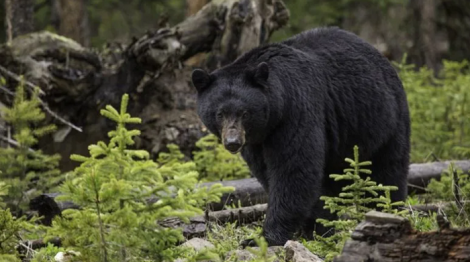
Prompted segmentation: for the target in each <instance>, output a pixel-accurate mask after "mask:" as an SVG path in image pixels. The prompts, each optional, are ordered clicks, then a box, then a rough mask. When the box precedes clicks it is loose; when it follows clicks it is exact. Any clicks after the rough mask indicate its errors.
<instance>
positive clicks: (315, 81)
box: [197, 28, 410, 245]
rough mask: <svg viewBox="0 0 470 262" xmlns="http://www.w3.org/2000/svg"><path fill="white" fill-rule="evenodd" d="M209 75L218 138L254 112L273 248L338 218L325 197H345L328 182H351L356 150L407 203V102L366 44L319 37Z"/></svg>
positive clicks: (252, 154)
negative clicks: (344, 178)
mask: <svg viewBox="0 0 470 262" xmlns="http://www.w3.org/2000/svg"><path fill="white" fill-rule="evenodd" d="M261 63H266V64H267V66H265V65H263V64H261ZM260 64H261V66H258V65H260ZM200 73H201V72H198V75H197V77H198V78H197V79H203V80H206V79H211V81H210V82H208V81H200V82H203V83H204V84H206V83H207V86H205V87H204V88H200V90H201V91H200V92H199V93H198V113H199V115H200V117H201V119H202V121H203V122H204V124H205V125H206V126H207V128H208V129H209V130H210V131H211V132H212V133H214V134H216V135H218V136H220V134H221V125H222V123H221V121H220V120H218V119H219V118H220V116H221V114H222V115H224V116H226V117H241V115H242V114H243V112H248V116H245V117H244V118H243V120H242V121H243V122H242V123H243V127H244V129H245V131H246V135H245V137H246V143H245V145H244V147H243V149H242V156H243V157H244V159H245V160H246V162H247V163H248V165H249V167H250V169H251V171H252V173H253V175H254V176H255V177H256V178H257V179H258V180H259V181H260V183H261V184H262V185H263V187H264V188H265V189H266V190H267V191H268V192H269V203H268V207H269V208H268V212H267V216H266V221H265V225H264V232H263V234H264V236H265V237H266V239H267V241H268V243H269V244H270V245H283V244H284V243H285V242H286V241H287V240H288V239H290V238H292V236H293V233H294V232H295V231H297V230H299V229H303V230H304V231H305V232H306V233H307V234H308V235H311V233H312V231H313V230H314V227H315V219H316V218H318V217H327V218H328V213H329V211H327V210H324V209H323V207H322V203H321V201H319V197H320V196H321V195H333V194H338V192H339V191H340V189H341V187H342V185H341V184H339V183H337V182H333V180H332V179H330V178H329V177H328V175H329V174H341V173H342V172H343V169H344V168H345V167H347V166H346V164H345V162H344V159H345V158H346V157H351V158H352V152H353V147H354V145H358V146H359V149H360V158H361V159H362V160H371V161H372V164H373V166H372V172H373V173H372V179H374V180H375V181H377V182H378V183H382V184H386V185H395V186H398V187H399V191H397V192H393V193H392V198H393V200H394V201H398V200H404V199H405V197H406V195H407V187H406V177H407V173H408V164H409V151H410V141H409V137H410V119H409V113H408V105H407V100H406V95H405V92H404V90H403V86H402V84H401V81H400V80H399V78H398V76H397V74H396V72H395V70H394V69H393V67H392V66H391V65H390V63H389V62H388V61H387V59H386V58H384V57H383V56H382V55H381V54H380V53H379V52H378V51H377V50H376V49H374V48H373V47H372V46H371V45H369V44H368V43H366V42H364V41H363V40H361V39H360V38H359V37H357V36H356V35H354V34H352V33H349V32H346V31H343V30H340V29H337V28H319V29H314V30H310V31H306V32H304V33H302V34H299V35H297V36H294V37H292V38H290V39H288V40H286V41H283V42H281V43H278V44H269V45H265V46H262V47H258V48H255V49H253V50H251V51H250V52H247V53H246V54H244V55H242V56H241V57H240V58H238V59H237V60H236V61H235V62H233V63H232V64H230V65H227V66H225V67H223V68H221V69H219V70H216V71H215V72H213V73H212V74H211V75H210V76H209V75H208V76H207V77H205V76H201V75H200ZM266 78H267V79H266ZM218 113H221V114H219V118H218V117H217V114H218ZM317 230H318V231H321V230H320V229H319V228H317Z"/></svg>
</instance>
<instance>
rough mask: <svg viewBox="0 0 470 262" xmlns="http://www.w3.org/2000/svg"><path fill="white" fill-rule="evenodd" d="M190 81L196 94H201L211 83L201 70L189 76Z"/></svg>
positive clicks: (196, 70)
mask: <svg viewBox="0 0 470 262" xmlns="http://www.w3.org/2000/svg"><path fill="white" fill-rule="evenodd" d="M191 80H192V82H193V85H194V87H196V90H197V91H198V92H202V91H203V90H204V89H205V88H206V87H207V86H208V85H209V84H210V83H211V77H210V76H209V74H208V73H206V71H204V70H202V69H195V70H194V71H193V73H192V74H191Z"/></svg>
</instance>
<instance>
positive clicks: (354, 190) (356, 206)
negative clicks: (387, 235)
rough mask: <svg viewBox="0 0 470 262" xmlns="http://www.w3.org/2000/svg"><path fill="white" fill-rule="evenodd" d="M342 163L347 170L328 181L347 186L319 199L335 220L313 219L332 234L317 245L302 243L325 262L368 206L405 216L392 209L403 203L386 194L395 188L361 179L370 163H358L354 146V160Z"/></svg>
mask: <svg viewBox="0 0 470 262" xmlns="http://www.w3.org/2000/svg"><path fill="white" fill-rule="evenodd" d="M345 161H346V162H348V163H349V165H350V168H346V169H345V170H344V174H331V175H330V178H333V179H334V180H335V181H340V180H347V181H351V184H349V185H347V186H345V187H343V188H342V192H341V193H340V194H339V196H337V197H330V196H322V197H320V199H321V200H323V201H325V206H324V208H325V209H329V210H330V212H331V213H335V214H336V215H337V216H338V219H337V220H332V221H328V220H326V219H317V222H318V223H321V224H323V225H324V226H326V227H331V228H332V229H333V230H334V231H335V234H334V235H332V236H330V237H322V236H318V235H316V236H315V239H316V240H317V241H311V242H307V241H304V244H305V246H306V247H308V248H309V249H310V250H311V251H312V252H314V253H315V254H318V255H320V256H323V257H325V260H326V261H332V259H333V258H334V257H335V256H337V255H339V254H340V253H341V250H342V248H343V246H344V243H345V242H346V240H348V239H349V238H350V236H351V233H352V231H353V230H354V228H355V227H356V226H357V224H358V223H359V222H360V221H362V220H363V219H364V217H365V214H366V213H367V212H368V211H370V210H372V208H371V205H372V206H376V207H378V208H381V209H382V211H383V212H389V213H393V214H405V213H406V212H404V211H398V210H396V207H399V206H402V205H403V204H404V203H403V202H396V203H392V202H391V200H390V191H392V190H397V189H398V188H397V187H395V186H383V185H381V184H379V185H377V183H376V182H374V181H372V180H371V179H370V177H368V176H367V177H366V178H364V176H365V175H370V174H371V173H372V172H371V171H370V169H367V166H370V165H371V164H372V163H371V162H370V161H365V162H359V149H358V147H357V146H355V147H354V159H350V158H346V159H345ZM379 192H384V195H379Z"/></svg>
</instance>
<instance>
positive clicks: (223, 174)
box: [193, 134, 250, 181]
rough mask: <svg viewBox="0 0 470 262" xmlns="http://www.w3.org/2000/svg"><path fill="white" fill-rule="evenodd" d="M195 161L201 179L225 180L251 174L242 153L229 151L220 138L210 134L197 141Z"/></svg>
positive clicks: (245, 176)
mask: <svg viewBox="0 0 470 262" xmlns="http://www.w3.org/2000/svg"><path fill="white" fill-rule="evenodd" d="M196 147H197V148H199V150H198V151H195V152H193V154H194V162H195V163H196V168H197V170H198V172H199V179H200V180H201V181H223V180H233V179H242V178H247V177H249V176H250V170H249V169H248V166H247V165H246V163H245V161H244V160H243V159H242V157H241V156H240V154H239V153H238V154H236V155H233V154H231V153H230V152H228V151H227V150H226V149H225V148H224V146H223V145H222V143H220V141H219V139H218V138H217V137H216V136H215V135H213V134H209V135H207V136H205V137H203V138H201V139H200V140H199V141H198V142H196Z"/></svg>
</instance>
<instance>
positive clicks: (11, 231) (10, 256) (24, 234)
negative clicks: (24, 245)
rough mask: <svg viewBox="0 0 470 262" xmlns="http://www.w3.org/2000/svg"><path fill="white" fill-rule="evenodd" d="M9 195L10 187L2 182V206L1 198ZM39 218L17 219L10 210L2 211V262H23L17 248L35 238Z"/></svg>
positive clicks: (0, 230) (0, 242) (0, 220)
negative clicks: (28, 239)
mask: <svg viewBox="0 0 470 262" xmlns="http://www.w3.org/2000/svg"><path fill="white" fill-rule="evenodd" d="M7 194H8V187H7V186H5V183H3V182H0V204H2V205H3V203H2V199H1V197H2V196H4V195H7ZM36 219H37V218H33V219H31V220H30V221H27V220H26V217H25V216H23V217H21V218H16V217H15V216H13V215H12V214H11V212H10V209H8V208H6V209H4V208H1V209H0V261H9V262H10V261H11V262H15V261H21V259H20V257H19V254H18V250H17V246H18V245H19V243H20V241H22V240H23V239H25V238H31V237H34V236H35V232H37V231H38V228H39V227H38V226H36V225H35V224H34V223H35V221H36Z"/></svg>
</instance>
